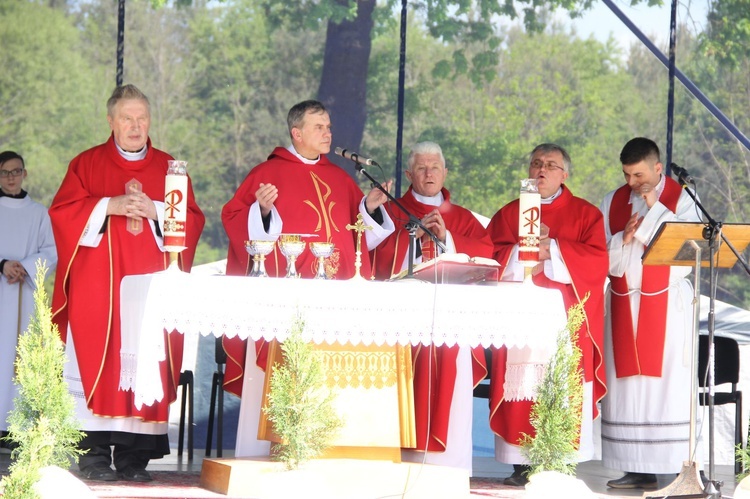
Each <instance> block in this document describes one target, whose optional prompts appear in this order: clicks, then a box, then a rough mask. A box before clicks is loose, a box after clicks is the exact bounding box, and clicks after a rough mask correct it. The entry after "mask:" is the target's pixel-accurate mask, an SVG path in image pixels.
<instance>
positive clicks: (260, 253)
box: [245, 239, 276, 277]
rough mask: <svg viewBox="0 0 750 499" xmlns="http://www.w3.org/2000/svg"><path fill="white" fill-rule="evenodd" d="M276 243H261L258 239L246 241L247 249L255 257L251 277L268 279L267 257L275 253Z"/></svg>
mask: <svg viewBox="0 0 750 499" xmlns="http://www.w3.org/2000/svg"><path fill="white" fill-rule="evenodd" d="M275 244H276V241H261V240H258V239H255V240H252V241H245V249H246V250H247V252H248V253H250V254H251V255H252V257H253V268H252V270H251V271H250V273H249V274H248V275H249V276H250V277H268V273H267V272H266V263H265V262H266V255H267V254H269V253H270V252H272V251H273V247H274V245H275Z"/></svg>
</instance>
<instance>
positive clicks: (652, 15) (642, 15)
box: [565, 0, 707, 49]
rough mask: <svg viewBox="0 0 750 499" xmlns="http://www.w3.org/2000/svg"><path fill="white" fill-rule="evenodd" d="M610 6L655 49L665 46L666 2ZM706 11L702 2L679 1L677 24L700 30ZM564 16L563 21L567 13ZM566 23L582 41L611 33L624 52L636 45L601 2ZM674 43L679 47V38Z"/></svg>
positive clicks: (703, 0)
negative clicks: (661, 4)
mask: <svg viewBox="0 0 750 499" xmlns="http://www.w3.org/2000/svg"><path fill="white" fill-rule="evenodd" d="M613 3H614V4H615V5H616V6H617V7H618V8H619V9H620V10H621V11H622V12H623V13H624V14H625V15H626V16H627V17H628V18H630V20H631V21H632V22H633V24H635V25H636V26H638V28H639V29H640V30H641V31H642V32H643V33H644V34H646V36H648V37H649V38H650V39H651V41H653V42H654V43H655V44H656V45H657V46H658V47H660V48H665V47H666V46H667V44H668V42H669V21H670V9H671V4H670V2H669V0H665V5H664V6H662V7H649V6H648V5H647V4H646V3H645V2H641V3H640V4H638V5H636V6H633V7H631V6H630V2H629V1H623V0H614V2H613ZM706 9H707V3H706V0H696V1H695V2H693V3H691V1H690V0H687V1H686V2H682V1H681V2H680V3H678V5H677V23H678V25H679V24H680V23H685V24H687V25H688V26H689V27H690V29H691V30H692V31H694V32H695V31H702V29H703V26H704V25H705V22H706ZM565 17H566V18H567V14H565ZM569 22H571V23H572V24H573V25H574V26H575V27H576V29H577V31H578V34H579V35H580V36H581V37H583V38H587V37H588V36H589V35H592V34H593V35H594V37H595V38H596V39H598V40H601V41H605V40H606V39H607V38H608V37H609V35H610V34H612V35H613V36H614V37H615V39H616V40H617V41H618V42H619V44H620V46H621V47H622V48H624V49H627V48H628V47H629V46H630V44H631V43H634V42H638V38H637V37H636V36H635V35H634V34H633V33H632V32H631V31H630V29H629V28H628V27H627V26H625V24H623V23H622V21H620V19H619V18H618V17H617V16H616V15H615V14H614V12H612V11H611V10H610V9H609V7H607V6H606V5H605V4H604V3H603V2H601V1H597V2H596V3H595V4H594V7H593V8H592V9H591V10H590V11H588V12H587V13H586V14H585V15H584V17H583V18H581V19H576V20H575V21H569ZM677 43H678V45H679V43H680V41H679V38H678V40H677Z"/></svg>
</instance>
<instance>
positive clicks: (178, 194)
mask: <svg viewBox="0 0 750 499" xmlns="http://www.w3.org/2000/svg"><path fill="white" fill-rule="evenodd" d="M168 163H169V168H168V169H167V178H166V182H165V184H164V231H163V234H164V248H165V249H166V250H167V251H172V252H175V251H176V252H179V251H182V250H183V249H185V223H186V221H187V189H188V176H187V161H178V160H170V161H169V162H168Z"/></svg>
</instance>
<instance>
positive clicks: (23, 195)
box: [0, 189, 27, 199]
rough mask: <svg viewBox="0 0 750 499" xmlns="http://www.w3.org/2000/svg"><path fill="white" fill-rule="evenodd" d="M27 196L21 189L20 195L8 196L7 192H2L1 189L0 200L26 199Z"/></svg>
mask: <svg viewBox="0 0 750 499" xmlns="http://www.w3.org/2000/svg"><path fill="white" fill-rule="evenodd" d="M26 195H27V193H26V191H24V190H23V189H21V192H19V193H18V194H6V193H5V192H3V191H2V189H0V198H3V197H4V198H10V199H23V198H25V197H26Z"/></svg>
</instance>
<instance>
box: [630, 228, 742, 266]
mask: <svg viewBox="0 0 750 499" xmlns="http://www.w3.org/2000/svg"><path fill="white" fill-rule="evenodd" d="M705 227H706V224H704V223H702V222H664V223H663V224H662V225H661V227H659V230H658V231H657V232H656V235H655V236H654V238H653V240H652V241H651V244H649V245H648V247H647V248H646V251H645V252H644V253H643V265H670V266H691V265H694V263H695V253H696V249H695V246H694V245H697V246H698V247H699V248H700V250H701V267H708V266H709V265H710V263H711V262H710V261H709V258H710V256H709V254H708V253H709V252H708V241H707V240H706V239H705V238H704V237H703V229H705ZM721 230H722V233H723V234H724V236H725V237H726V239H727V240H729V241H731V242H732V243H733V245H735V247H736V249H737V251H738V252H739V253H742V252H743V251H745V248H747V245H748V244H750V225H746V224H724V225H722V228H721ZM735 263H737V257H736V256H735V255H734V254H733V252H732V251H731V250H730V248H729V246H726V245H719V247H718V248H717V249H716V252H715V255H714V267H717V268H731V267H734V264H735Z"/></svg>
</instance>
